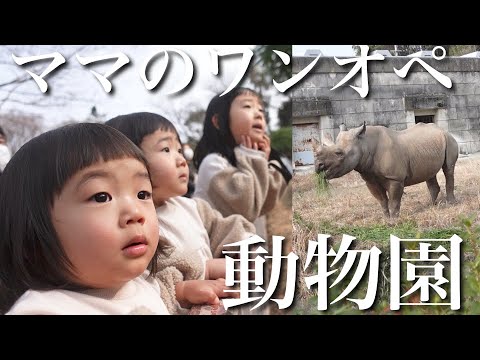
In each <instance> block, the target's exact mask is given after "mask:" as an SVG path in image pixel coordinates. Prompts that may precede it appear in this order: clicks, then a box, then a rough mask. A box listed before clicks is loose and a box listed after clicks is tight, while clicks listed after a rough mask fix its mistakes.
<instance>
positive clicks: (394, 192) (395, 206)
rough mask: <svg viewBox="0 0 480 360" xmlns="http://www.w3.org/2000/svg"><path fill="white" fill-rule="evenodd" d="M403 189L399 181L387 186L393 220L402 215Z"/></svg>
mask: <svg viewBox="0 0 480 360" xmlns="http://www.w3.org/2000/svg"><path fill="white" fill-rule="evenodd" d="M403 188H404V186H403V183H401V182H398V181H389V182H388V184H387V192H388V207H389V210H390V216H391V217H392V218H395V217H398V214H399V213H400V204H401V202H402V195H403Z"/></svg>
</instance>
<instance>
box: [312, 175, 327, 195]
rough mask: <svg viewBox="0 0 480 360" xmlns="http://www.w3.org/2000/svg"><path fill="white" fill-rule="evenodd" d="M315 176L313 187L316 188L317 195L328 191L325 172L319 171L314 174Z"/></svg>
mask: <svg viewBox="0 0 480 360" xmlns="http://www.w3.org/2000/svg"><path fill="white" fill-rule="evenodd" d="M314 176H315V187H316V188H317V193H318V194H323V193H324V192H326V191H327V190H328V187H329V183H328V180H327V176H326V174H325V171H320V172H318V173H315V174H314Z"/></svg>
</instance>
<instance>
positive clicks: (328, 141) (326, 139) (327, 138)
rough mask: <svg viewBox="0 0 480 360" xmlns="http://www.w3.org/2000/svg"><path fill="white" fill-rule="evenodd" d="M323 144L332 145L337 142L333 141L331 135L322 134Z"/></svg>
mask: <svg viewBox="0 0 480 360" xmlns="http://www.w3.org/2000/svg"><path fill="white" fill-rule="evenodd" d="M322 145H323V146H332V145H335V143H334V142H333V141H332V139H331V137H330V136H329V135H325V134H323V135H322Z"/></svg>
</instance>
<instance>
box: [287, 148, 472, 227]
mask: <svg viewBox="0 0 480 360" xmlns="http://www.w3.org/2000/svg"><path fill="white" fill-rule="evenodd" d="M437 179H438V183H439V185H440V189H441V190H440V194H439V195H438V200H437V204H436V205H432V203H431V201H430V194H429V192H428V189H427V185H426V184H425V183H420V184H417V185H413V186H409V187H406V188H405V193H404V195H403V197H402V203H401V207H400V217H399V218H398V219H397V220H395V222H405V221H408V220H412V221H415V222H416V224H417V225H418V226H419V227H421V228H447V227H452V226H455V225H457V223H458V218H459V215H461V214H463V215H468V216H474V217H475V219H476V221H480V153H476V154H471V155H469V156H462V157H460V158H459V159H458V161H457V164H456V167H455V197H456V199H457V203H456V204H447V203H446V200H445V198H446V196H445V177H444V175H443V172H442V171H440V172H439V173H438V174H437ZM329 183H330V191H329V192H328V193H325V194H319V193H318V191H317V190H316V187H315V176H314V174H302V175H300V174H298V175H295V177H294V179H293V189H294V190H293V209H294V211H295V212H296V213H298V214H299V215H300V216H301V217H302V219H304V220H305V221H308V222H311V223H313V224H321V223H333V224H335V225H337V226H369V225H374V224H379V223H380V224H385V223H387V224H392V221H391V220H389V219H386V218H385V217H384V216H383V212H382V209H381V207H380V204H379V203H378V202H377V200H376V199H375V198H374V197H373V196H372V195H371V194H370V192H369V191H368V189H367V186H366V185H365V182H364V181H363V180H362V178H361V177H360V175H359V174H358V173H357V172H356V171H352V172H350V173H349V174H347V175H345V176H343V177H341V178H338V179H332V180H329ZM312 200H313V201H312Z"/></svg>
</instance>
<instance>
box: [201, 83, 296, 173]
mask: <svg viewBox="0 0 480 360" xmlns="http://www.w3.org/2000/svg"><path fill="white" fill-rule="evenodd" d="M243 94H253V95H255V96H257V97H258V98H259V99H260V100H261V99H262V97H261V96H260V94H258V93H257V92H256V91H254V90H252V89H249V88H245V87H236V88H233V89H232V90H231V91H230V92H228V93H226V94H225V95H223V96H220V95H216V96H215V97H214V98H213V99H212V100H210V103H209V104H208V107H207V112H206V114H205V121H204V124H203V135H202V138H201V139H200V141H199V142H198V145H197V147H196V148H195V153H194V155H193V164H194V165H195V167H196V168H197V170H198V169H199V168H200V164H201V163H202V161H203V159H205V157H206V156H207V155H208V154H212V153H218V154H220V155H222V156H224V157H225V158H226V159H227V160H228V162H229V163H230V164H231V165H232V166H237V159H236V158H235V153H234V151H233V149H234V148H235V146H237V143H236V142H235V139H234V138H233V135H232V132H231V130H230V107H231V105H232V102H233V100H235V98H236V97H237V96H239V95H243ZM215 115H217V118H218V126H219V128H218V129H217V128H216V127H215V126H214V125H213V122H212V118H213V117H214V116H215ZM269 160H278V161H279V162H280V165H281V166H280V167H277V166H275V168H276V169H277V170H279V171H280V172H281V173H282V175H283V177H284V178H285V180H286V181H287V182H289V181H290V179H291V178H292V175H291V173H290V171H289V170H288V169H287V167H286V166H285V164H284V163H283V161H282V160H281V154H280V153H279V152H278V151H277V150H275V149H273V148H272V150H271V152H270V158H269Z"/></svg>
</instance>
